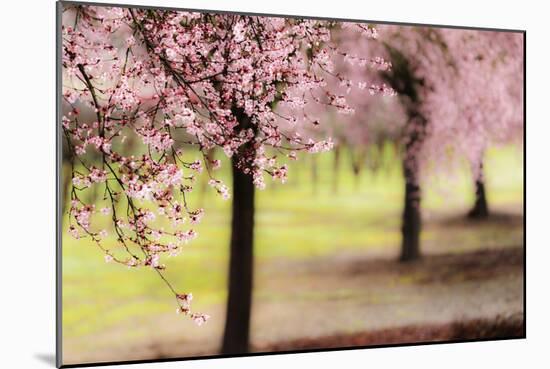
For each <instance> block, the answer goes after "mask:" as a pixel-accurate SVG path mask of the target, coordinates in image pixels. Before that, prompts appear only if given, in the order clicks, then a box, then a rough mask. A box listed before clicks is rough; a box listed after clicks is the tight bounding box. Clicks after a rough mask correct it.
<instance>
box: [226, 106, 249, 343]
mask: <svg viewBox="0 0 550 369" xmlns="http://www.w3.org/2000/svg"><path fill="white" fill-rule="evenodd" d="M235 116H236V117H237V118H238V119H239V122H240V125H241V127H242V128H247V125H248V124H249V120H248V119H247V117H246V116H245V115H244V113H243V112H242V111H241V110H238V111H235ZM249 150H253V147H251V146H250V145H245V147H244V148H242V150H241V151H240V152H239V153H236V154H235V155H234V156H233V157H232V172H233V199H232V215H231V244H230V260H229V281H228V298H227V310H226V319H225V331H224V336H223V343H222V353H223V354H242V353H247V352H248V349H249V337H250V316H251V310H252V281H253V272H254V270H253V260H254V258H253V243H254V191H255V188H254V183H253V181H252V176H251V175H250V174H245V173H243V171H242V170H241V168H240V167H239V166H240V165H242V164H243V163H242V162H239V160H242V159H243V157H245V155H242V154H243V152H245V151H249ZM248 154H250V153H248ZM246 157H253V156H250V155H246Z"/></svg>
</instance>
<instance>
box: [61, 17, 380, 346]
mask: <svg viewBox="0 0 550 369" xmlns="http://www.w3.org/2000/svg"><path fill="white" fill-rule="evenodd" d="M62 27H63V36H62V37H63V45H62V47H63V56H62V63H63V97H64V100H65V102H66V104H67V106H68V107H69V108H68V109H66V110H67V111H66V112H65V114H64V116H63V119H62V126H63V134H64V137H65V144H66V146H67V148H68V151H69V155H70V158H71V172H72V183H73V186H72V188H71V189H70V191H69V192H70V194H69V196H70V207H69V210H68V212H69V217H70V225H69V232H70V233H71V234H72V235H73V236H74V237H76V238H82V237H86V238H88V239H89V240H91V241H92V242H93V243H95V244H96V245H97V246H98V248H99V250H100V251H101V252H102V253H103V254H104V257H105V260H106V261H108V262H116V263H120V264H123V265H126V266H128V267H131V268H137V267H150V268H152V269H153V270H154V272H155V273H156V274H158V276H159V277H160V278H161V280H162V281H163V282H164V283H165V284H166V285H167V286H168V288H169V290H170V291H171V292H172V293H173V294H174V297H175V299H176V302H177V306H178V308H177V311H178V312H180V313H183V314H185V315H189V316H190V317H191V318H192V319H193V320H194V321H195V322H196V323H197V324H199V325H201V324H203V323H204V322H206V321H207V319H208V318H209V317H208V315H206V314H202V313H198V312H194V311H192V309H191V305H190V302H191V300H192V295H191V293H188V292H187V293H184V292H181V291H179V289H177V288H175V287H174V286H173V285H172V284H171V283H170V282H169V281H168V279H167V278H166V277H165V275H164V273H163V270H164V269H165V265H164V264H163V263H162V262H163V258H164V256H163V255H166V254H169V255H175V254H177V253H178V252H179V251H180V250H181V247H182V246H183V245H184V244H185V243H187V242H189V241H191V240H192V239H194V238H195V237H197V233H196V232H195V230H194V229H193V225H195V224H196V223H198V222H200V221H201V218H202V217H203V215H204V210H203V209H195V208H193V207H192V204H190V203H189V202H188V198H189V193H190V192H191V191H193V189H194V182H195V178H196V175H197V173H200V172H201V171H202V170H203V168H206V170H207V171H208V175H209V176H210V182H209V184H210V185H211V186H212V188H213V189H214V190H215V191H216V192H217V193H219V195H220V196H222V197H223V198H224V199H227V198H229V197H230V192H231V191H230V190H229V188H228V187H227V186H226V185H225V184H224V183H223V182H222V181H221V180H219V179H218V178H216V175H215V169H216V168H218V167H219V166H220V165H221V161H220V160H212V159H210V156H209V155H208V152H209V150H212V149H213V148H216V147H219V148H220V149H222V150H223V151H224V152H225V154H226V155H227V156H228V157H229V158H231V167H232V174H233V185H232V190H233V201H232V223H231V244H230V267H229V286H228V287H229V296H228V302H227V313H226V314H227V316H226V325H225V333H224V339H223V347H222V351H223V352H224V353H237V352H246V351H247V349H248V341H249V325H250V310H251V294H252V280H253V269H252V265H253V231H254V193H255V188H260V189H261V188H264V187H265V179H264V177H265V176H270V177H272V178H274V179H275V180H280V181H283V182H284V181H285V179H286V176H287V166H286V165H285V164H284V162H283V161H284V160H287V159H295V158H296V151H298V150H303V151H306V152H310V153H316V152H320V151H325V150H329V149H330V148H331V147H332V141H331V140H330V138H328V139H319V140H314V139H313V138H311V137H308V138H307V139H306V138H304V137H302V135H300V130H301V129H302V127H304V126H307V125H318V124H319V123H320V122H319V121H317V120H315V119H314V118H313V117H312V116H310V114H309V113H308V107H309V105H311V104H321V105H322V106H324V107H325V108H327V109H328V108H330V109H334V110H335V111H338V112H343V113H350V112H351V111H352V109H351V108H350V107H349V105H348V104H347V102H346V99H345V96H344V95H342V94H340V93H338V92H337V91H332V90H331V89H330V88H329V85H328V84H327V80H329V79H331V78H338V77H337V76H336V75H335V74H334V73H333V70H332V68H333V66H332V56H333V55H338V53H339V51H338V48H337V45H335V43H334V42H332V40H331V32H332V29H333V28H334V27H336V24H335V23H333V22H328V21H314V20H303V19H294V18H268V17H258V16H241V15H228V14H225V15H220V14H211V13H198V12H184V11H168V10H146V9H132V8H122V7H114V8H107V7H94V6H67V7H66V8H65V9H64V14H63V26H62ZM344 27H348V28H353V29H354V32H358V33H359V34H361V35H362V37H363V40H364V41H366V40H367V39H370V38H372V37H373V36H374V35H375V31H374V30H373V29H372V28H371V27H369V26H367V25H363V24H345V25H344ZM372 88H373V89H375V90H376V88H377V87H376V86H373V87H372ZM83 109H88V110H91V111H92V112H93V114H94V120H93V122H91V123H85V122H83V121H82V119H80V116H81V111H82V110H83ZM281 112H284V113H281ZM130 139H133V140H135V139H137V140H140V141H141V142H142V144H143V145H142V146H143V150H141V152H139V154H136V153H126V152H125V149H124V144H125V141H126V140H130ZM186 152H192V153H195V154H196V155H197V159H196V160H192V161H186V160H185V158H184V154H185V153H186ZM96 186H99V187H100V188H101V191H102V193H103V194H104V203H105V205H104V206H101V207H100V208H96V204H94V203H90V202H87V201H86V198H85V196H83V194H84V193H85V192H86V191H87V190H88V189H90V188H93V187H96ZM101 216H104V217H108V218H109V219H110V220H111V222H110V223H111V224H112V229H113V230H114V233H115V237H116V247H111V248H108V247H106V246H105V242H104V238H105V237H106V236H107V230H105V229H99V228H98V226H97V224H99V223H98V222H97V221H96V219H97V218H98V217H101ZM166 224H169V227H167V226H166Z"/></svg>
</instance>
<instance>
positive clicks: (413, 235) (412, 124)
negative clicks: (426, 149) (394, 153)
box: [399, 109, 427, 262]
mask: <svg viewBox="0 0 550 369" xmlns="http://www.w3.org/2000/svg"><path fill="white" fill-rule="evenodd" d="M426 123H427V121H426V119H424V117H423V116H422V115H421V114H419V113H418V112H417V111H416V110H415V109H411V110H410V111H409V127H408V136H407V142H406V144H405V153H404V157H403V175H404V177H405V204H404V209H403V220H402V227H401V232H402V236H403V238H402V241H401V242H402V243H401V256H400V257H399V260H400V261H404V262H406V261H412V260H416V259H418V258H419V257H420V231H421V229H422V217H421V214H420V200H421V196H422V194H421V189H420V178H419V169H420V168H419V158H418V155H419V151H420V147H421V145H422V141H423V140H424V136H425V129H426Z"/></svg>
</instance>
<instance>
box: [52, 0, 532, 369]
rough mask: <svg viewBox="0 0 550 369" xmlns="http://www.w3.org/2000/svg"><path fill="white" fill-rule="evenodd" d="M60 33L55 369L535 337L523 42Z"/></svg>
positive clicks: (370, 33) (185, 16) (222, 15)
mask: <svg viewBox="0 0 550 369" xmlns="http://www.w3.org/2000/svg"><path fill="white" fill-rule="evenodd" d="M236 11H238V9H236ZM57 17H58V19H57V21H58V24H57V27H58V28H57V37H58V40H57V41H58V42H57V47H58V50H57V72H58V80H57V84H58V85H57V113H58V117H57V118H58V122H57V124H58V126H57V132H58V145H57V154H58V166H57V170H58V173H57V181H58V209H57V217H58V242H57V243H58V245H57V273H58V274H57V276H58V285H57V303H58V306H57V313H58V316H57V318H58V321H57V365H58V366H64V367H70V366H81V365H96V364H104V363H112V364H116V363H130V362H149V361H165V360H184V359H191V358H194V359H196V358H212V357H231V356H241V355H255V354H266V353H272V354H275V353H288V352H308V351H318V350H334V349H344V348H345V349H352V348H368V347H380V346H387V345H410V344H425V343H434V342H464V341H479V340H493V339H508V338H524V337H525V322H524V318H525V287H524V286H525V262H524V261H525V258H524V256H525V242H524V240H525V221H524V214H525V211H524V210H525V208H524V206H525V202H524V196H525V188H524V183H525V177H524V176H525V174H524V173H525V170H524V169H525V168H524V159H525V154H524V132H525V126H524V123H525V120H524V116H525V110H524V109H525V104H524V98H525V90H524V63H525V49H524V45H525V32H524V31H516V30H492V29H467V28H459V27H445V26H428V25H407V24H395V23H390V22H387V23H385V22H374V21H360V20H342V19H340V20H335V19H317V18H312V17H301V16H279V15H259V14H242V13H238V12H235V13H233V12H217V11H210V10H208V11H203V10H185V9H171V8H157V7H144V6H132V5H111V4H97V3H94V4H86V3H79V2H70V1H66V2H65V1H63V2H58V4H57Z"/></svg>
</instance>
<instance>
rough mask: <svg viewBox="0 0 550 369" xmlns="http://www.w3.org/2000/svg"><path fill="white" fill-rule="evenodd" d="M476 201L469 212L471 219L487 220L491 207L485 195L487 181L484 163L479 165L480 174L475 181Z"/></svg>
mask: <svg viewBox="0 0 550 369" xmlns="http://www.w3.org/2000/svg"><path fill="white" fill-rule="evenodd" d="M475 191H476V199H475V203H474V207H473V208H472V209H471V210H470V211H469V212H468V218H470V219H485V218H487V217H488V216H489V206H488V205H487V197H486V195H485V180H484V179H483V162H481V163H480V164H479V173H478V175H477V176H476V179H475Z"/></svg>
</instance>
